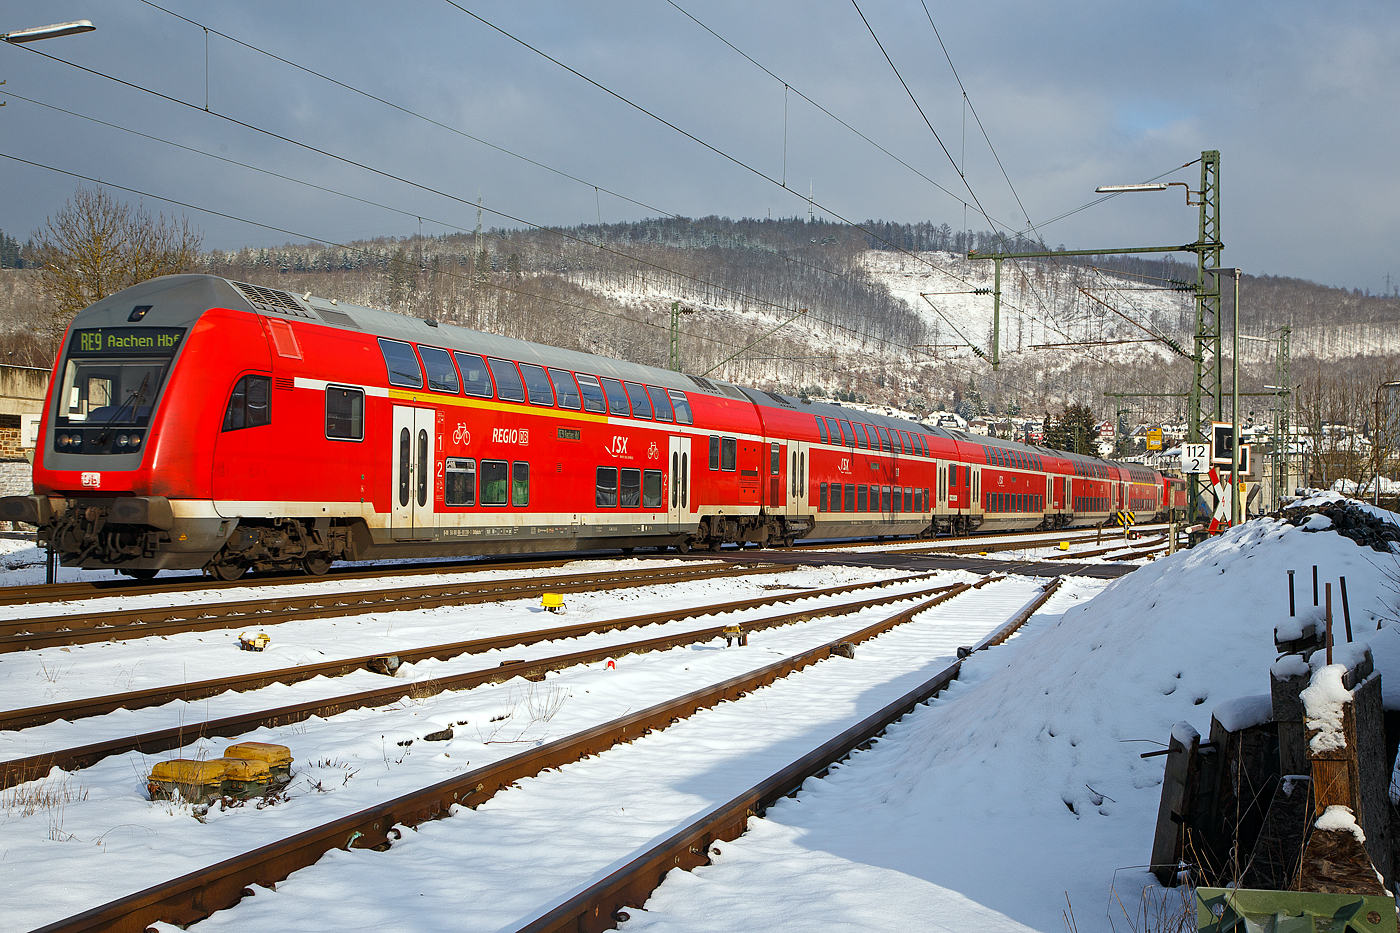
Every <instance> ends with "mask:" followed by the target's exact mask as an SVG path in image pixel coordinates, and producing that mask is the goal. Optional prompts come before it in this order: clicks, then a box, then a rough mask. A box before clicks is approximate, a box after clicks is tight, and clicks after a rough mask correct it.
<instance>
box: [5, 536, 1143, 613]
mask: <svg viewBox="0 0 1400 933" xmlns="http://www.w3.org/2000/svg"><path fill="white" fill-rule="evenodd" d="M1156 527H1157V526H1139V529H1140V530H1147V529H1149V528H1156ZM1031 536H1041V537H1044V539H1045V540H1046V541H1048V542H1051V543H1059V542H1060V541H1062V540H1069V541H1083V540H1087V539H1088V537H1089V536H1088V535H1085V534H1083V533H1066V532H1054V531H1051V532H1024V531H1012V532H989V533H986V534H981V535H961V536H957V537H945V538H938V539H934V540H932V541H930V540H929V539H921V538H914V537H908V538H892V539H860V540H855V541H829V542H822V541H818V542H799V543H796V544H794V545H792V547H790V548H774V550H775V551H796V552H801V551H832V550H836V551H839V550H845V549H851V548H868V547H871V546H872V545H877V544H888V545H891V546H900V549H901V550H908V551H909V552H911V553H919V552H921V551H924V550H935V551H947V552H949V553H959V554H961V553H976V552H977V551H979V550H986V551H989V552H990V551H996V550H1008V549H1011V548H1014V547H1035V546H1038V545H1036V544H1034V543H1032V542H1030V541H1022V542H1021V543H1018V544H1005V546H1003V542H998V540H997V539H999V538H1003V537H1014V538H1020V539H1024V538H1028V537H1031ZM978 542H983V543H985V544H987V545H990V546H989V547H978V546H975V545H977V543H978ZM918 544H923V545H924V547H912V548H911V547H904V546H905V545H918ZM726 553H729V552H728V551H718V552H715V555H716V556H719V555H723V554H726ZM597 556H600V555H596V554H589V553H570V554H568V555H566V556H561V557H549V558H542V559H538V560H512V559H500V558H478V559H473V560H470V561H459V562H445V561H438V562H425V563H411V564H386V565H377V566H373V567H343V568H333V569H332V570H331V571H330V573H328V574H326V575H325V576H322V577H308V576H304V575H301V574H295V573H279V574H266V575H262V574H254V575H251V576H247V577H243V578H242V579H239V580H230V581H225V580H217V579H214V578H213V577H197V576H186V577H168V578H166V579H165V580H162V581H160V582H158V583H152V582H138V581H136V580H131V579H124V578H113V579H109V580H81V581H75V582H70V583H36V584H29V585H22V586H0V606H23V605H36V604H39V603H49V602H71V601H80V600H88V599H101V598H104V597H113V596H148V595H153V594H164V593H189V592H202V591H213V590H257V589H260V588H263V587H268V586H287V585H295V584H303V583H316V582H322V581H325V580H337V581H354V580H374V579H383V578H395V577H410V576H422V575H430V574H448V573H475V572H479V571H487V570H504V571H511V572H518V571H526V570H540V569H546V568H550V567H562V566H565V565H566V564H570V563H575V562H578V561H580V560H587V559H589V558H590V557H597ZM601 556H603V557H605V558H606V559H615V555H614V554H613V553H607V554H605V555H601Z"/></svg>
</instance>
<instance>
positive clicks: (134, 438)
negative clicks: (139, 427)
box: [131, 434, 141, 447]
mask: <svg viewBox="0 0 1400 933" xmlns="http://www.w3.org/2000/svg"><path fill="white" fill-rule="evenodd" d="M131 446H132V447H140V446H141V435H139V434H133V435H131Z"/></svg>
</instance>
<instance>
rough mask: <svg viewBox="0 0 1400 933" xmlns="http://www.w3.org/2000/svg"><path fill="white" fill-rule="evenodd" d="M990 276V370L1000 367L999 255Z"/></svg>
mask: <svg viewBox="0 0 1400 933" xmlns="http://www.w3.org/2000/svg"><path fill="white" fill-rule="evenodd" d="M995 266H996V270H995V272H994V273H993V276H992V294H993V295H995V296H996V297H995V298H993V299H992V371H993V372H996V371H997V370H998V369H1000V368H1001V257H1000V256H998V257H997V261H996V263H995Z"/></svg>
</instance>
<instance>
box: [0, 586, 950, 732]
mask: <svg viewBox="0 0 1400 933" xmlns="http://www.w3.org/2000/svg"><path fill="white" fill-rule="evenodd" d="M932 576H935V574H932V573H925V574H917V575H913V576H908V577H891V578H888V579H884V580H877V581H874V582H871V583H852V584H847V585H845V586H833V587H824V588H821V589H803V590H800V591H797V592H792V593H784V594H780V595H776V594H775V595H771V596H758V597H754V598H752V599H738V600H732V601H730V602H724V603H718V604H714V605H705V606H696V607H694V608H693V609H679V610H677V609H666V610H662V611H660V612H651V613H645V614H642V615H633V616H627V617H624V618H616V619H598V620H591V621H588V622H582V623H579V624H576V625H563V626H556V627H553V628H546V629H537V630H534V631H528V632H518V633H511V634H509V635H498V636H495V637H490V638H473V639H469V640H466V641H457V642H450V643H448V644H441V645H431V646H428V647H412V646H404V647H400V648H395V649H392V650H385V651H379V652H376V653H374V654H366V655H360V656H357V657H351V658H342V659H339V660H334V661H325V662H322V663H320V664H301V665H297V666H296V667H284V668H279V669H276V670H270V671H259V672H256V673H252V674H242V675H237V676H232V677H220V678H215V679H211V680H204V681H196V682H194V683H182V684H171V685H168V686H163V687H152V688H150V689H146V690H138V691H130V692H125V693H116V694H110V695H107V696H97V697H88V698H83V699H76V700H69V701H65V702H63V703H50V704H45V705H42V706H33V707H28V708H25V709H15V710H3V711H0V730H18V729H30V728H33V727H35V726H40V725H44V724H45V723H50V722H55V721H57V720H59V719H64V720H69V721H72V720H76V719H84V718H87V717H91V716H100V715H103V714H105V713H110V712H113V711H114V710H118V709H128V710H131V709H144V708H146V707H151V706H160V705H163V704H165V703H170V702H174V701H176V700H183V701H186V702H189V701H193V700H202V699H206V698H208V697H214V696H219V695H220V694H222V693H226V692H228V691H235V692H243V691H248V690H257V689H259V688H262V687H266V686H268V685H269V684H274V683H280V684H294V683H298V682H300V681H303V680H310V679H312V678H314V677H341V676H344V675H346V674H349V673H352V672H354V671H360V670H372V669H373V667H372V666H373V665H375V664H376V662H383V661H386V660H387V659H389V658H393V659H395V661H396V663H397V664H415V663H417V662H419V661H425V660H429V659H436V660H447V659H449V658H456V657H461V656H463V655H471V654H482V653H484V652H487V651H494V650H499V649H502V648H519V647H524V646H526V645H532V644H536V643H538V642H542V641H558V640H561V639H566V638H579V637H582V636H584V635H591V634H595V633H598V632H616V631H622V630H625V629H631V628H641V627H643V626H647V625H661V624H664V623H667V622H677V621H681V620H684V619H695V618H701V617H703V616H710V615H724V614H727V613H732V612H741V611H743V610H746V609H760V608H763V607H765V606H772V605H777V604H781V603H787V602H796V601H800V600H809V599H819V598H831V597H835V596H842V595H846V594H849V593H857V592H860V591H862V590H870V589H877V588H880V587H887V586H891V585H894V584H902V583H912V582H917V581H919V580H922V579H927V578H929V577H932ZM947 588H951V586H950V587H945V589H947ZM706 631H708V629H707V630H706ZM383 666H384V665H381V667H383ZM511 674H512V676H514V671H512V672H511Z"/></svg>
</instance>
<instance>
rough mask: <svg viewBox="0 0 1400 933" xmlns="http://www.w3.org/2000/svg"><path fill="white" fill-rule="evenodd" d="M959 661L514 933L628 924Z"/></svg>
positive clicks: (943, 679)
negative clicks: (669, 880)
mask: <svg viewBox="0 0 1400 933" xmlns="http://www.w3.org/2000/svg"><path fill="white" fill-rule="evenodd" d="M1061 579H1062V578H1056V579H1055V580H1054V581H1052V582H1051V583H1049V584H1047V585H1046V586H1045V588H1044V590H1042V592H1041V593H1040V595H1039V596H1037V597H1036V598H1035V599H1034V600H1033V601H1032V602H1031V603H1030V604H1029V605H1027V606H1026V607H1025V608H1023V609H1022V610H1021V611H1020V612H1018V613H1017V614H1016V615H1015V616H1014V617H1013V618H1012V619H1011V620H1010V621H1009V622H1007V623H1006V624H1005V625H1003V626H1001V627H1000V628H999V629H997V630H996V631H995V632H993V633H991V634H990V635H988V636H987V637H986V638H984V639H982V641H980V642H978V644H977V646H976V647H975V648H972V649H968V654H971V653H972V652H974V651H982V650H985V649H987V648H990V647H992V646H994V645H999V644H1002V643H1003V642H1005V641H1006V640H1007V639H1008V638H1010V637H1011V636H1012V635H1013V634H1015V632H1016V631H1017V630H1018V629H1019V628H1020V627H1021V626H1023V625H1025V623H1026V622H1027V621H1028V620H1029V619H1030V618H1031V616H1033V615H1034V614H1035V613H1036V612H1037V611H1038V610H1039V609H1040V607H1041V606H1043V605H1044V604H1045V602H1046V601H1047V600H1049V599H1050V597H1051V596H1053V595H1054V593H1055V591H1056V590H1058V589H1059V586H1060V582H1061ZM963 660H964V659H963V658H959V659H958V660H957V661H955V662H954V663H953V664H951V665H949V666H948V667H946V668H944V669H943V670H942V671H940V672H939V673H938V674H936V675H934V676H933V677H932V678H930V679H929V680H927V681H925V682H924V683H923V684H921V685H919V686H918V687H915V688H914V689H913V690H911V691H909V692H908V693H906V694H905V695H904V696H902V697H900V698H899V699H897V700H895V701H894V702H893V703H890V704H888V705H887V706H885V707H884V708H883V709H881V710H880V711H878V712H876V713H873V714H871V715H870V716H868V717H866V718H865V719H864V720H862V721H861V722H859V723H857V724H856V725H854V726H852V727H851V728H849V729H847V730H846V731H845V732H843V733H841V734H840V735H838V736H837V737H836V738H834V739H831V740H830V741H829V742H826V743H824V744H823V745H822V746H821V747H819V748H817V749H814V750H813V751H811V752H809V753H807V754H806V755H803V756H802V757H801V758H799V759H797V760H796V761H794V762H793V763H792V764H790V765H788V766H786V767H784V768H783V769H782V770H780V771H778V772H776V773H774V774H772V775H770V776H769V777H767V778H765V779H763V780H762V781H760V782H759V783H757V784H755V785H754V786H753V787H751V788H749V789H748V790H746V791H744V792H743V793H742V794H740V795H738V796H737V797H735V798H733V799H732V800H730V801H729V802H728V803H725V804H722V805H721V806H719V807H716V808H715V809H713V810H711V811H710V812H709V813H707V814H705V815H704V816H702V817H700V818H699V819H697V820H695V821H694V822H692V823H691V824H690V825H688V826H686V827H685V828H684V829H682V830H680V831H679V832H677V833H675V834H673V835H672V836H670V837H669V838H667V839H666V840H664V841H663V842H661V843H658V844H657V845H655V846H653V847H652V848H650V849H648V850H647V851H646V852H644V853H643V854H641V855H639V856H637V857H636V858H634V859H632V860H631V861H629V862H628V863H627V864H626V865H624V866H623V867H622V868H620V869H618V870H617V871H615V872H613V873H612V874H610V875H608V876H607V877H606V878H603V879H602V880H600V881H598V882H597V883H595V884H593V885H591V886H589V887H588V888H587V889H585V890H584V891H582V892H580V893H579V894H577V895H575V896H574V897H571V898H569V899H568V900H567V901H565V902H564V903H562V904H560V905H558V906H557V907H555V908H553V909H552V910H549V911H547V912H546V913H544V914H543V915H541V916H540V917H538V918H536V919H535V920H533V921H532V922H530V923H528V924H526V925H525V926H523V927H520V928H519V931H518V933H563V931H581V933H582V931H587V933H595V931H598V930H606V929H611V928H613V927H616V926H617V924H618V923H619V922H621V921H625V920H628V919H630V916H629V914H628V913H627V910H626V908H628V907H632V908H640V907H641V906H643V905H644V904H645V903H646V900H647V898H648V897H650V896H651V893H652V892H653V891H654V890H656V888H657V887H658V886H659V885H660V884H661V882H662V880H663V879H664V878H665V877H666V873H667V872H669V871H670V870H671V869H673V868H680V869H683V870H685V871H690V870H691V869H693V868H695V867H697V866H699V865H704V864H708V862H709V854H708V853H709V849H710V846H711V845H713V844H714V843H716V842H720V841H729V840H732V839H737V838H738V837H739V836H741V835H743V834H744V833H745V832H746V831H747V830H748V821H749V817H751V816H762V815H763V814H764V813H765V812H766V811H767V809H768V807H770V806H772V805H773V804H774V803H776V802H777V801H778V800H780V799H781V798H783V797H788V796H791V795H793V794H795V793H797V792H798V790H800V789H801V787H802V785H803V783H804V782H805V781H806V780H807V779H808V778H811V777H820V776H821V775H823V774H825V773H826V772H827V771H828V770H829V769H830V768H831V766H832V765H833V764H836V763H837V762H839V761H842V760H844V759H846V758H847V757H849V756H850V755H851V753H853V752H854V751H856V750H857V749H860V748H864V747H867V746H869V745H870V744H871V743H872V742H874V741H875V740H876V739H877V738H879V737H880V736H881V735H882V734H883V733H884V732H885V730H886V729H887V728H888V727H889V726H890V724H891V723H893V722H895V721H896V720H899V719H901V718H903V717H904V716H906V715H908V714H909V713H911V712H913V710H914V709H916V708H917V707H918V706H919V704H921V703H926V702H928V701H929V700H931V699H933V698H934V697H935V696H937V695H938V694H939V693H940V692H941V691H943V690H944V689H946V688H947V686H948V685H949V684H950V683H952V682H953V681H954V680H955V679H956V678H957V676H958V674H959V673H960V672H961V670H962V663H963Z"/></svg>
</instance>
